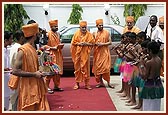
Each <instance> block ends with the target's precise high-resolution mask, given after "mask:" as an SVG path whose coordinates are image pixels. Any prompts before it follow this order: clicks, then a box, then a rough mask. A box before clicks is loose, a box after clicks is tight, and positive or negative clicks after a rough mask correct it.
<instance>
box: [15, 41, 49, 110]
mask: <svg viewBox="0 0 168 115" xmlns="http://www.w3.org/2000/svg"><path fill="white" fill-rule="evenodd" d="M19 50H22V51H23V60H22V63H23V64H22V70H23V71H26V72H36V71H38V67H39V64H38V56H37V54H36V49H35V48H34V47H33V46H32V45H30V44H29V43H26V44H24V45H22V46H21V47H20V48H19ZM46 92H47V89H46V86H45V83H44V80H43V79H42V78H41V79H40V78H36V77H33V76H32V77H21V78H20V81H19V90H18V111H38V110H40V111H47V110H50V108H49V104H48V100H47V97H46Z"/></svg>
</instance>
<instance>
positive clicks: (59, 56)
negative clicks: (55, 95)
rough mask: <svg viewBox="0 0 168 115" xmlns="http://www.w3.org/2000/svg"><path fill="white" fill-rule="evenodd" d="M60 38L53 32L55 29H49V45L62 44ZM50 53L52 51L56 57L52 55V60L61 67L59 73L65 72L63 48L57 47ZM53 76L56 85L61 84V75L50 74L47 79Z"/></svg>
mask: <svg viewBox="0 0 168 115" xmlns="http://www.w3.org/2000/svg"><path fill="white" fill-rule="evenodd" d="M60 43H61V42H60V39H59V37H58V36H57V35H56V34H55V33H54V32H53V31H49V32H48V44H47V45H48V46H50V47H55V46H56V47H57V46H58V44H60ZM50 53H52V54H53V55H54V57H52V61H53V62H54V63H56V64H57V65H58V66H59V67H60V71H59V74H60V75H62V74H63V56H62V50H61V49H57V50H50ZM51 78H53V80H54V85H55V86H59V85H60V76H57V75H55V76H53V77H52V76H49V77H46V80H50V79H51Z"/></svg>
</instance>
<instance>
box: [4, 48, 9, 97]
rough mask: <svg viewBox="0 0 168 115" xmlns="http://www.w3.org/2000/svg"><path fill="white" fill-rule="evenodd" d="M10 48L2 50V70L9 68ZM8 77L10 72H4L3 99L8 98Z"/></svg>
mask: <svg viewBox="0 0 168 115" xmlns="http://www.w3.org/2000/svg"><path fill="white" fill-rule="evenodd" d="M9 54H10V48H9V47H7V48H4V68H10V57H9ZM9 76H10V71H4V97H9V95H10V89H9V87H8V80H9Z"/></svg>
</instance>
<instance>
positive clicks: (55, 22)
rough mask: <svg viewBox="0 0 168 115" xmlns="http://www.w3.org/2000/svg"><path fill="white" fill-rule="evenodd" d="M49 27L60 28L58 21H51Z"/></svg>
mask: <svg viewBox="0 0 168 115" xmlns="http://www.w3.org/2000/svg"><path fill="white" fill-rule="evenodd" d="M49 25H50V27H52V26H58V20H50V21H49Z"/></svg>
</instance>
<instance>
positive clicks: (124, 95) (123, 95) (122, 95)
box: [119, 93, 127, 97]
mask: <svg viewBox="0 0 168 115" xmlns="http://www.w3.org/2000/svg"><path fill="white" fill-rule="evenodd" d="M119 96H120V97H126V96H127V95H126V94H125V93H122V94H121V95H119Z"/></svg>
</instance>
